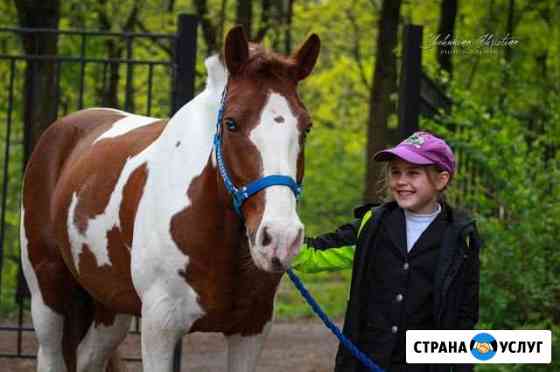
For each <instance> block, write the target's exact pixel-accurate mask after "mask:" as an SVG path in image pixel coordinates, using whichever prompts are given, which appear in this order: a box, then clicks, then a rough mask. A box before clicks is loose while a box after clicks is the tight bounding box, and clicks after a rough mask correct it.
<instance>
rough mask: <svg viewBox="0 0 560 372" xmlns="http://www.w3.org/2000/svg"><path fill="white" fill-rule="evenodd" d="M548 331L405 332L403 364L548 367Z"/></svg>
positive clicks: (549, 340) (549, 348)
mask: <svg viewBox="0 0 560 372" xmlns="http://www.w3.org/2000/svg"><path fill="white" fill-rule="evenodd" d="M551 343H552V333H551V331H549V330H543V331H536V330H519V331H512V330H496V331H488V330H474V331H463V330H444V331H440V330H411V331H406V362H407V363H421V364H461V363H493V364H497V363H502V364H514V363H530V364H548V363H550V362H551V355H552V346H551Z"/></svg>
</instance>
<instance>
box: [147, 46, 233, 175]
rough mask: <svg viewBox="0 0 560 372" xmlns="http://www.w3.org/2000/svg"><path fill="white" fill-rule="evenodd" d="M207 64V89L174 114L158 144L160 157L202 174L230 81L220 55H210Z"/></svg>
mask: <svg viewBox="0 0 560 372" xmlns="http://www.w3.org/2000/svg"><path fill="white" fill-rule="evenodd" d="M205 64H206V69H207V71H208V78H207V80H206V88H205V89H204V91H202V92H201V93H200V94H199V95H197V96H196V97H195V98H194V99H193V100H191V101H190V102H188V103H187V104H186V105H184V106H183V107H182V108H181V109H180V110H179V111H177V113H176V114H175V115H173V117H172V118H171V119H170V120H169V122H168V123H167V125H166V128H165V130H164V132H163V133H162V135H161V136H160V138H159V140H158V141H157V145H156V152H157V154H158V156H159V157H161V159H163V160H164V161H165V162H168V163H166V164H167V165H168V166H173V167H179V168H180V170H181V171H182V172H183V173H184V172H185V171H187V172H193V173H196V174H198V173H200V172H201V171H202V169H203V168H204V166H205V164H206V162H207V160H208V157H209V155H210V152H211V151H212V138H213V135H214V133H215V131H216V120H217V115H218V109H219V106H220V98H221V95H222V91H223V89H224V86H225V84H226V79H227V76H226V72H225V68H224V66H223V65H222V63H221V62H220V61H219V59H218V57H217V56H213V57H210V58H208V59H207V60H206V62H205ZM163 165H165V164H163ZM172 170H177V171H178V170H179V169H172Z"/></svg>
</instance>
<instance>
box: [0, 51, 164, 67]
mask: <svg viewBox="0 0 560 372" xmlns="http://www.w3.org/2000/svg"><path fill="white" fill-rule="evenodd" d="M1 59H8V60H10V59H15V60H20V61H61V62H82V59H81V58H80V57H72V56H51V55H37V54H28V55H20V54H16V55H13V54H0V60H1ZM83 62H84V63H130V64H135V65H161V66H173V63H172V62H168V61H148V60H141V59H132V60H127V59H122V58H84V59H83Z"/></svg>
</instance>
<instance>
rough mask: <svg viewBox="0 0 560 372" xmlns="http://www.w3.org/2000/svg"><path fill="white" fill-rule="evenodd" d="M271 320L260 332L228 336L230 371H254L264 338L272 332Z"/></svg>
mask: <svg viewBox="0 0 560 372" xmlns="http://www.w3.org/2000/svg"><path fill="white" fill-rule="evenodd" d="M270 326H271V322H269V323H267V324H265V326H264V327H263V330H262V332H261V333H260V334H256V335H252V336H242V335H240V334H235V335H229V336H226V340H227V349H228V372H253V371H254V370H255V369H256V367H257V361H258V359H259V356H260V354H261V351H262V346H263V344H264V340H265V339H266V337H267V336H268V333H269V332H270Z"/></svg>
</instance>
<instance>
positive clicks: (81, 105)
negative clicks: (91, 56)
mask: <svg viewBox="0 0 560 372" xmlns="http://www.w3.org/2000/svg"><path fill="white" fill-rule="evenodd" d="M85 58H86V35H85V34H82V38H81V45H80V95H79V98H78V108H79V109H80V110H81V109H83V108H84V79H85V76H84V75H85V72H86V62H85ZM57 111H58V110H57Z"/></svg>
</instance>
